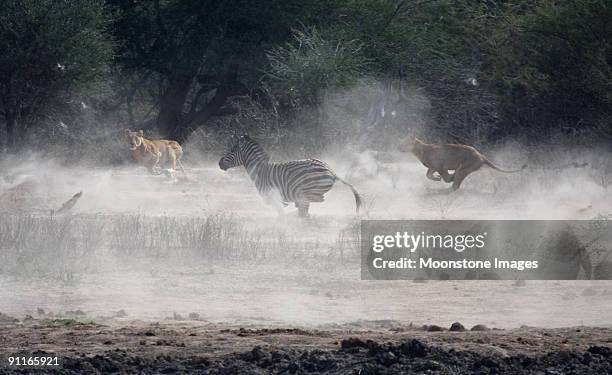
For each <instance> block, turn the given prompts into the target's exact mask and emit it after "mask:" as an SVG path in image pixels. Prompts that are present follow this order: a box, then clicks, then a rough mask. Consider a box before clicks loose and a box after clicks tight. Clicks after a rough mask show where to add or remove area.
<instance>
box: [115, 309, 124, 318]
mask: <svg viewBox="0 0 612 375" xmlns="http://www.w3.org/2000/svg"><path fill="white" fill-rule="evenodd" d="M126 316H127V313H126V312H125V310H123V309H121V310H119V311H117V312H116V313H115V315H114V317H115V318H125V317H126Z"/></svg>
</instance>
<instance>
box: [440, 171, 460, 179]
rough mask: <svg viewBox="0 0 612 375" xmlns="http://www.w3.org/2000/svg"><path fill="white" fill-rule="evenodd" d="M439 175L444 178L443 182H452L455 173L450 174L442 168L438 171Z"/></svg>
mask: <svg viewBox="0 0 612 375" xmlns="http://www.w3.org/2000/svg"><path fill="white" fill-rule="evenodd" d="M438 173H440V176H442V178H443V179H444V182H453V180H454V179H455V174H456V173H457V172H455V173H453V174H450V173H448V171H447V170H446V169H442V170H441V171H440V172H438Z"/></svg>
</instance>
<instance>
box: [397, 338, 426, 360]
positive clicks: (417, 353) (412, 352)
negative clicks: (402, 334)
mask: <svg viewBox="0 0 612 375" xmlns="http://www.w3.org/2000/svg"><path fill="white" fill-rule="evenodd" d="M399 350H400V353H402V354H403V355H407V356H409V357H425V356H426V355H427V352H428V351H429V347H428V346H427V345H425V344H423V343H422V342H420V341H419V340H415V339H412V340H410V341H405V342H403V343H401V344H400V346H399Z"/></svg>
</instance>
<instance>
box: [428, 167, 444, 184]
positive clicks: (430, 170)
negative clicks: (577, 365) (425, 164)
mask: <svg viewBox="0 0 612 375" xmlns="http://www.w3.org/2000/svg"><path fill="white" fill-rule="evenodd" d="M434 172H435V171H434V170H433V169H431V168H429V169H427V174H426V175H425V176H426V177H427V178H429V179H430V180H432V181H440V180H441V178H440V176H434Z"/></svg>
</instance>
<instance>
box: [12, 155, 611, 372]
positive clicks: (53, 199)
mask: <svg viewBox="0 0 612 375" xmlns="http://www.w3.org/2000/svg"><path fill="white" fill-rule="evenodd" d="M509 160H514V159H509ZM332 161H333V160H332ZM596 161H597V160H595V162H596ZM591 162H592V164H591V165H592V166H593V167H591V166H590V167H588V168H582V169H571V168H570V169H567V170H555V171H548V170H543V169H536V168H534V169H533V170H531V171H527V172H525V173H524V174H521V175H514V176H511V175H501V174H496V173H495V172H494V171H490V170H483V171H479V172H477V173H475V174H474V175H472V176H470V177H469V178H468V179H467V180H466V182H465V187H464V189H462V190H461V191H459V192H456V193H449V192H448V190H446V188H447V186H445V185H443V184H440V183H436V182H433V181H428V180H426V179H425V178H424V173H425V171H424V170H423V168H422V166H420V165H418V164H417V163H415V162H412V161H411V162H407V163H403V162H402V163H388V164H386V165H385V166H384V168H383V169H382V170H379V171H378V172H376V168H361V169H357V170H351V169H350V168H349V167H348V165H346V164H336V163H333V162H330V164H332V166H334V167H335V168H336V169H337V171H338V173H339V174H340V175H341V176H347V175H349V177H350V178H349V179H350V181H351V182H352V183H354V184H355V186H356V187H357V189H358V190H359V191H360V192H361V193H362V194H363V195H364V197H365V201H366V205H365V206H366V207H365V208H366V211H367V217H368V218H372V219H535V218H543V219H592V218H602V217H610V213H611V212H612V190H610V189H609V188H608V185H607V183H606V181H607V180H606V179H605V177H606V175H604V174H603V172H601V170H600V169H597V167H595V164H596V163H594V162H593V160H591ZM560 163H561V162H560ZM364 164H365V165H366V167H368V165H367V162H366V163H364ZM509 164H512V165H513V164H520V160H518V159H517V160H515V162H514V163H508V162H507V163H505V164H504V166H508V167H510V166H511V165H509ZM371 166H372V165H369V167H371ZM188 170H189V174H188V176H187V177H186V178H182V177H180V176H179V181H178V182H171V181H169V180H168V179H167V178H166V177H164V176H150V175H147V174H146V173H145V172H144V171H142V170H138V169H135V168H118V169H113V170H108V169H79V170H74V169H66V168H62V167H58V166H56V165H51V164H42V165H41V164H39V163H35V162H32V163H30V164H24V165H22V166H18V167H12V168H9V169H8V170H5V173H3V175H2V176H0V177H1V178H0V208H1V210H0V211H2V212H3V214H7V212H10V214H18V215H19V214H23V213H28V214H34V215H48V213H49V211H50V210H52V209H57V208H59V207H61V206H62V203H63V202H65V201H66V200H67V199H68V198H70V197H71V196H72V195H73V194H75V193H76V192H78V191H83V197H82V198H81V199H80V200H79V201H78V203H77V204H76V205H75V207H74V208H73V209H72V214H73V215H77V216H75V217H77V219H78V220H81V219H83V218H84V219H90V218H92V217H98V216H100V217H104V218H107V219H108V220H109V222H112V220H114V218H116V217H117V215H124V214H130V215H134V214H135V215H146V216H167V217H172V218H173V217H177V218H179V217H180V218H189V217H207V216H210V215H215V214H222V215H230V216H231V217H233V218H235V219H236V220H238V221H239V222H240V223H241V224H243V225H245V226H246V227H247V228H250V229H252V230H255V231H257V233H259V235H260V236H262V237H263V238H264V239H265V238H267V236H268V235H269V238H271V239H273V240H274V241H276V242H275V245H274V246H275V248H276V250H277V251H279V250H280V252H278V253H266V251H267V250H266V248H265V245H264V246H263V247H262V248H259V249H257V250H255V249H253V252H254V253H257V254H263V255H261V256H259V255H257V256H254V257H253V258H249V259H248V260H245V259H233V260H232V259H229V260H228V259H225V260H224V261H223V262H220V261H211V260H210V259H208V258H206V259H204V258H198V257H197V256H193V254H192V255H190V256H187V255H186V253H183V252H177V253H172V252H171V251H170V252H169V251H165V252H158V253H147V252H146V251H138V252H136V253H135V255H134V256H129V255H128V256H126V254H122V255H121V256H119V255H117V254H115V253H113V252H111V251H108V252H105V251H101V252H99V254H96V255H95V256H94V255H91V256H87V257H80V256H74V255H72V256H71V257H70V258H69V259H70V264H71V268H70V269H69V271H70V275H71V277H70V278H69V279H65V278H64V279H57V278H56V277H55V276H53V275H50V274H42V275H41V274H31V273H28V272H25V273H19V272H12V271H11V272H8V271H7V272H6V273H2V272H0V311H1V312H3V313H5V314H8V315H9V316H15V317H17V318H18V319H19V324H14V323H10V322H9V324H8V325H3V326H2V327H1V334H0V351H1V353H2V354H5V355H6V354H12V353H14V352H15V351H26V352H33V351H36V350H39V351H44V352H57V353H60V354H61V355H62V356H65V357H66V360H65V362H64V370H65V371H72V372H73V373H81V372H83V371H89V372H95V371H99V372H112V371H115V372H128V373H134V372H144V373H161V372H167V373H172V372H193V371H201V372H204V373H227V374H233V373H240V371H242V372H244V373H262V374H263V373H270V372H272V373H294V372H316V371H318V372H331V373H360V374H368V373H370V374H376V373H390V374H393V373H398V372H401V371H413V372H429V373H462V372H463V373H512V372H514V373H520V372H524V371H528V372H533V373H549V374H555V373H609V372H612V369H611V367H610V366H611V362H610V361H611V357H610V349H609V348H610V347H611V345H612V344H611V342H612V331H611V330H610V328H606V327H611V326H612V315H611V314H610V313H609V312H610V311H611V310H612V283H610V282H609V281H588V280H580V281H575V282H555V281H539V282H536V281H533V282H531V281H528V282H527V283H526V284H517V283H515V282H514V281H446V282H442V281H429V282H423V283H414V282H409V281H393V282H376V281H362V280H360V269H359V255H358V252H351V250H350V249H348V248H347V249H339V248H338V244H339V239H341V238H343V236H345V235H346V236H349V237H350V228H351V227H352V226H354V224H355V223H356V222H357V219H356V217H355V216H354V214H353V211H354V201H353V198H352V195H351V193H350V191H349V190H348V189H347V188H345V187H344V186H342V185H341V184H338V186H337V187H335V188H334V190H332V192H330V194H328V195H327V196H326V202H325V203H322V204H318V205H313V206H312V209H311V214H312V217H311V219H310V220H308V221H306V222H303V221H301V220H299V219H298V218H297V217H296V215H295V212H294V209H293V208H292V207H288V208H287V210H286V211H287V212H286V214H285V216H283V217H280V218H279V217H277V215H276V213H275V211H274V210H273V209H270V208H269V207H267V206H265V205H264V204H263V203H262V202H261V199H260V197H259V196H258V195H257V193H256V192H255V190H254V188H253V187H252V185H251V183H250V181H248V180H247V179H246V178H245V175H244V173H242V172H240V171H236V172H231V173H223V172H221V171H220V170H218V169H217V168H215V167H208V168H189V169H188ZM78 215H82V216H78ZM110 227H112V226H110V225H109V228H110ZM109 230H110V229H109ZM128 241H129V240H128ZM263 243H265V241H264V242H263ZM128 245H129V246H131V247H134V244H128V243H126V246H128ZM247 247H248V246H247ZM3 250H5V249H3ZM9 250H10V249H9ZM53 250H54V249H50V251H51V254H53V253H52V251H53ZM173 251H174V250H173ZM9 253H10V252H6V253H2V254H0V261H1V260H2V258H1V256H3V255H4V254H9ZM69 254H72V253H69ZM24 261H26V262H33V261H34V260H32V259H29V260H27V259H26V260H24ZM0 266H1V265H0ZM1 269H2V268H0V270H1ZM38 309H42V310H44V314H39V311H38ZM27 315H30V316H33V317H34V319H29V318H27ZM189 317H191V318H197V320H193V319H191V318H189ZM66 319H67V320H66ZM184 319H191V320H189V321H187V320H184ZM455 321H459V322H461V323H463V324H464V325H465V326H466V327H467V328H468V329H469V328H471V327H472V326H474V325H477V324H485V325H487V326H488V327H496V328H498V329H500V330H491V331H486V332H426V331H425V330H423V329H421V327H422V326H423V325H432V324H433V325H440V326H442V327H446V328H448V327H450V325H451V324H452V323H453V322H455ZM156 322H159V323H156ZM411 324H412V325H411ZM524 325H527V326H535V327H540V328H525V327H524V328H520V327H521V326H524ZM417 327H418V328H417ZM564 327H576V328H564ZM594 327H604V328H594ZM240 328H243V329H242V330H241V329H240ZM351 338H358V339H359V340H361V341H359V340H350V339H351ZM347 340H348V341H347ZM367 340H372V342H369V343H368V342H367ZM411 340H418V341H411ZM343 343H344V344H343ZM25 372H26V373H27V372H28V371H25Z"/></svg>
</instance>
